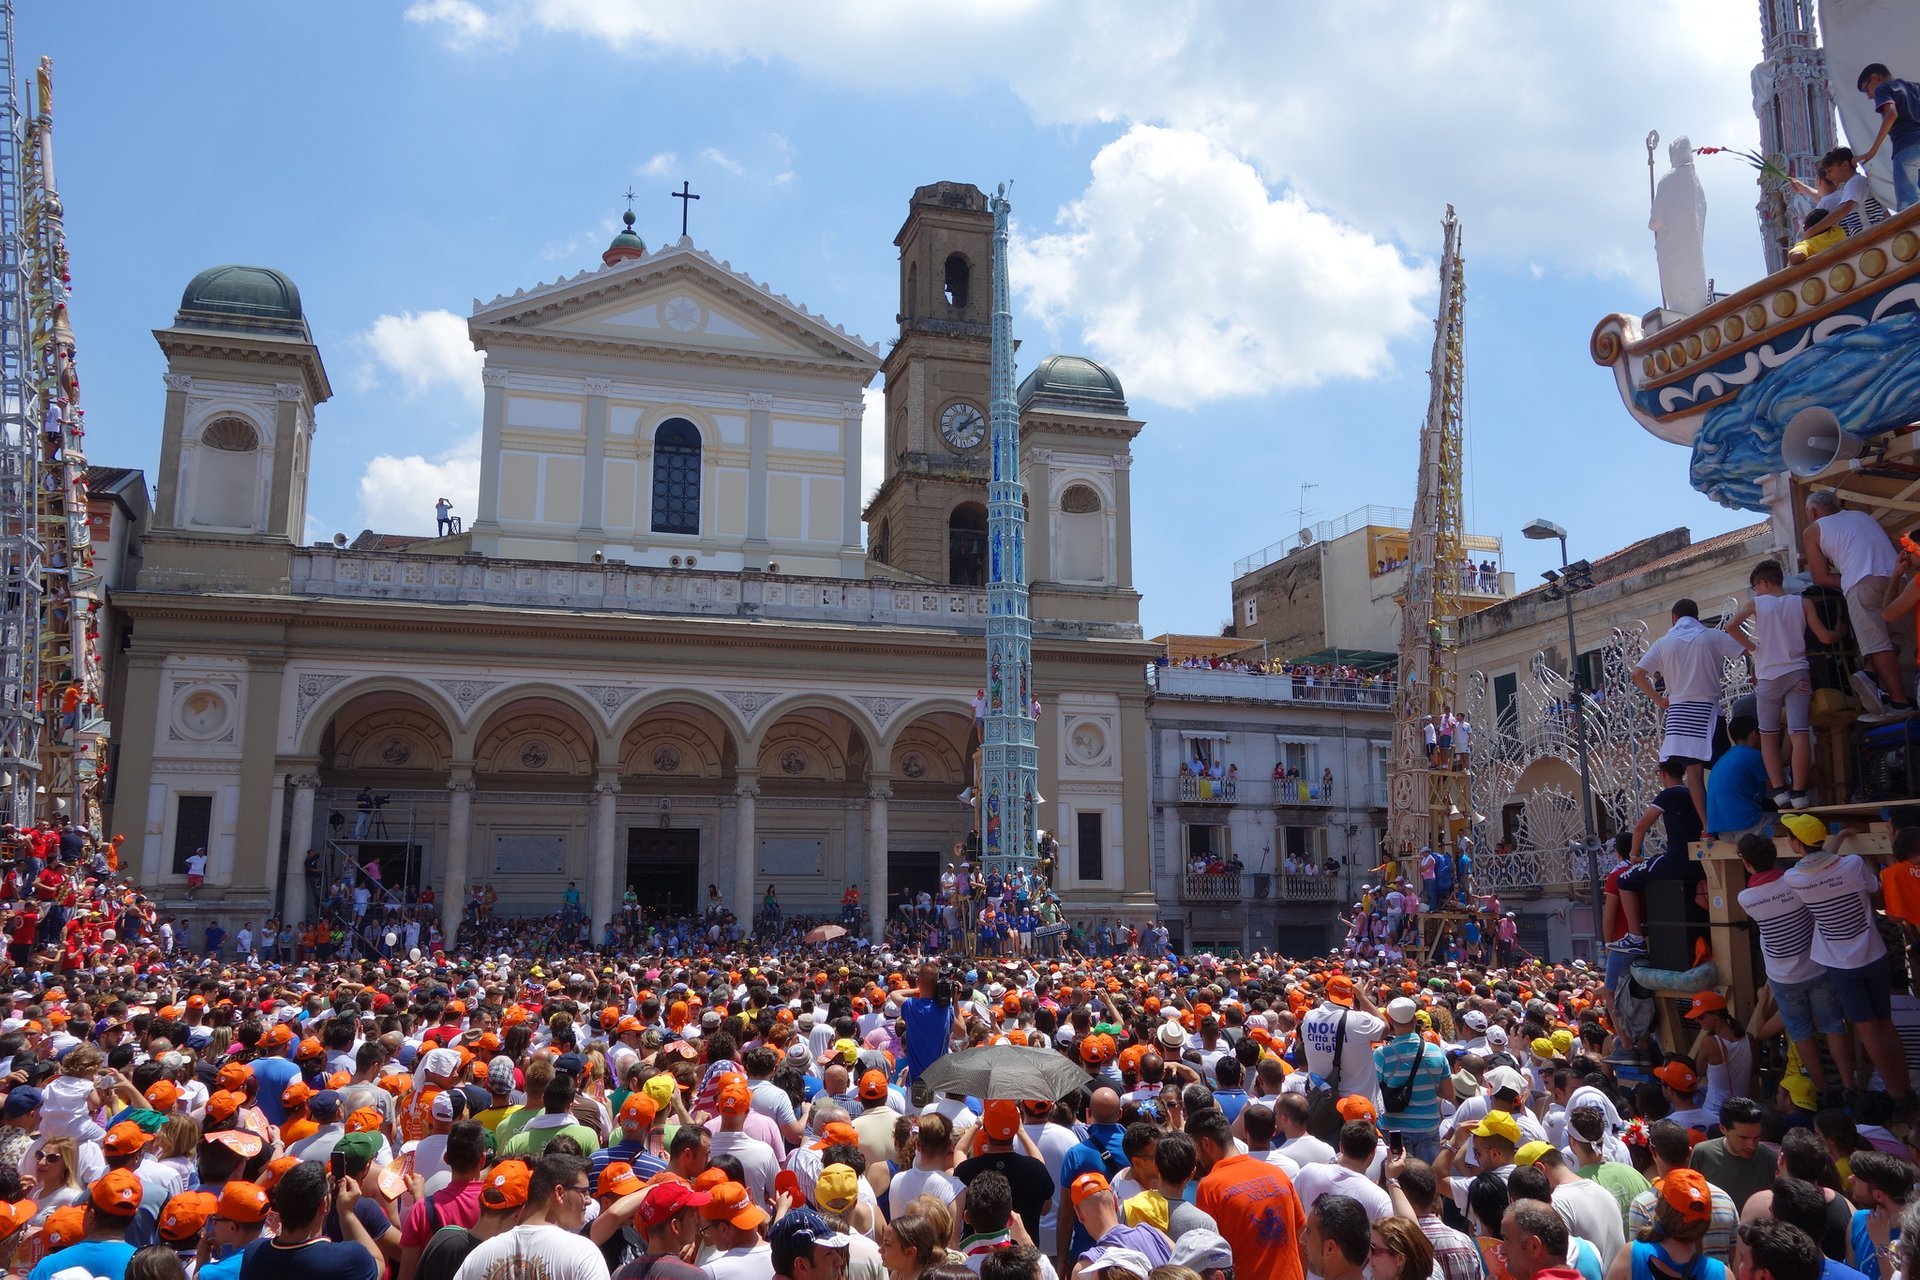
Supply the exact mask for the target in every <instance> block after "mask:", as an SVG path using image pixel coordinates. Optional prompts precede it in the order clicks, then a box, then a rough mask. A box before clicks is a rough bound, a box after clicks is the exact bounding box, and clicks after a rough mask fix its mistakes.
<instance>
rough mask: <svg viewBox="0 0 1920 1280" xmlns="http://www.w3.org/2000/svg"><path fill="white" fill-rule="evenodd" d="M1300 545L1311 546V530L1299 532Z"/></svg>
mask: <svg viewBox="0 0 1920 1280" xmlns="http://www.w3.org/2000/svg"><path fill="white" fill-rule="evenodd" d="M1300 545H1301V546H1303V547H1306V546H1311V545H1313V530H1311V529H1302V530H1301V531H1300Z"/></svg>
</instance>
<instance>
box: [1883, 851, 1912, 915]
mask: <svg viewBox="0 0 1920 1280" xmlns="http://www.w3.org/2000/svg"><path fill="white" fill-rule="evenodd" d="M1880 892H1881V893H1882V894H1884V895H1885V897H1886V901H1887V914H1888V915H1890V916H1892V917H1894V918H1895V919H1896V920H1904V921H1906V922H1907V923H1908V924H1910V925H1913V926H1915V927H1917V928H1920V859H1909V860H1907V861H1905V862H1895V863H1893V864H1891V865H1889V866H1886V867H1883V868H1881V870H1880Z"/></svg>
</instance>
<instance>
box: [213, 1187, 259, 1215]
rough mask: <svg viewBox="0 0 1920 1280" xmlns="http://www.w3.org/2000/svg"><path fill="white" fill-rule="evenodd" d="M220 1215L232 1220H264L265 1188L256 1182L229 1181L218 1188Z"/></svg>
mask: <svg viewBox="0 0 1920 1280" xmlns="http://www.w3.org/2000/svg"><path fill="white" fill-rule="evenodd" d="M220 1216H221V1217H223V1218H229V1219H231V1220H232V1221H234V1222H265V1221H266V1220H267V1189H266V1188H265V1187H263V1186H261V1185H260V1184H259V1183H257V1182H229V1183H228V1184H227V1185H226V1186H224V1187H222V1188H220Z"/></svg>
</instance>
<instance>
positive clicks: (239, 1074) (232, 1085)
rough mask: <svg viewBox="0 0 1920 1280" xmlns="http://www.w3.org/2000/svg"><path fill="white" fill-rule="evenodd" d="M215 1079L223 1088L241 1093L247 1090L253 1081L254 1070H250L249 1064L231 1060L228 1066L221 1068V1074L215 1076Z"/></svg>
mask: <svg viewBox="0 0 1920 1280" xmlns="http://www.w3.org/2000/svg"><path fill="white" fill-rule="evenodd" d="M214 1081H215V1083H216V1084H218V1085H219V1086H220V1087H221V1088H222V1089H231V1090H233V1091H234V1092H235V1093H241V1092H244V1091H245V1089H246V1087H247V1086H248V1085H250V1084H252V1083H253V1072H252V1071H250V1070H248V1068H247V1064H246V1063H244V1062H229V1063H228V1064H227V1065H226V1066H224V1067H221V1068H220V1074H219V1075H218V1076H216V1077H214Z"/></svg>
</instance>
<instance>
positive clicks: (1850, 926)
mask: <svg viewBox="0 0 1920 1280" xmlns="http://www.w3.org/2000/svg"><path fill="white" fill-rule="evenodd" d="M1781 879H1782V880H1785V881H1786V882H1787V884H1788V885H1789V886H1791V887H1792V889H1793V891H1794V892H1795V893H1797V894H1799V895H1800V900H1801V901H1802V902H1804V903H1806V904H1807V910H1809V911H1811V912H1812V913H1813V958H1814V960H1815V961H1816V962H1817V963H1819V964H1823V965H1825V966H1827V968H1829V969H1862V968H1865V967H1866V966H1867V965H1870V964H1872V963H1874V962H1875V961H1876V960H1879V959H1880V958H1881V957H1882V956H1884V955H1886V954H1887V944H1886V943H1885V942H1884V941H1882V940H1881V937H1880V930H1878V929H1877V928H1875V927H1874V924H1873V894H1874V891H1875V890H1877V889H1878V888H1879V887H1880V880H1879V878H1878V877H1877V876H1875V875H1874V874H1873V869H1872V868H1871V867H1869V866H1867V864H1866V863H1865V862H1864V861H1862V860H1861V859H1860V858H1859V857H1857V856H1855V855H1854V854H1851V853H1843V854H1840V855H1837V856H1836V855H1834V854H1830V853H1827V852H1825V851H1824V850H1823V851H1821V852H1819V853H1814V854H1810V855H1808V856H1807V857H1805V858H1802V859H1801V860H1800V862H1799V863H1798V864H1797V865H1796V866H1794V867H1793V868H1791V869H1790V870H1788V872H1787V874H1786V875H1784V876H1782V877H1781Z"/></svg>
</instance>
